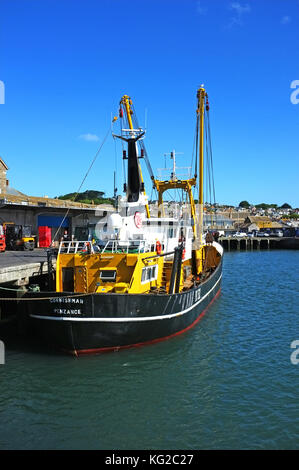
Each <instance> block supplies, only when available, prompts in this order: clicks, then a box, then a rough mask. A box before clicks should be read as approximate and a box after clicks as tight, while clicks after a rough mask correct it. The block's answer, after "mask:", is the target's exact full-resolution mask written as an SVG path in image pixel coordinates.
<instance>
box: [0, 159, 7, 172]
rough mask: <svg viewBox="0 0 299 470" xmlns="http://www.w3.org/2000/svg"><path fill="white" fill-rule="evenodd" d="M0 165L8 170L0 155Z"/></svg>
mask: <svg viewBox="0 0 299 470" xmlns="http://www.w3.org/2000/svg"><path fill="white" fill-rule="evenodd" d="M0 165H2V166H4V168H5V170H8V166H7V165H6V163H5V161H4V160H2V158H1V157H0Z"/></svg>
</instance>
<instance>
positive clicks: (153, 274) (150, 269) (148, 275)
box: [141, 264, 158, 284]
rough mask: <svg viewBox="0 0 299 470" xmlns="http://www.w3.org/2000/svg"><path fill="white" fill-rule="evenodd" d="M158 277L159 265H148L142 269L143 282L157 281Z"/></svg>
mask: <svg viewBox="0 0 299 470" xmlns="http://www.w3.org/2000/svg"><path fill="white" fill-rule="evenodd" d="M157 277H158V266H157V265H156V264H155V265H154V266H146V267H145V268H143V269H142V274H141V283H142V284H144V283H145V282H151V281H155V280H156V279H157Z"/></svg>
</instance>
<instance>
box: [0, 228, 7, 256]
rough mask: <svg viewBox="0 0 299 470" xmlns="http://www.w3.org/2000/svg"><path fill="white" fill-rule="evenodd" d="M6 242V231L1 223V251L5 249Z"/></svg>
mask: <svg viewBox="0 0 299 470" xmlns="http://www.w3.org/2000/svg"><path fill="white" fill-rule="evenodd" d="M5 248H6V244H5V233H4V228H3V225H0V251H5Z"/></svg>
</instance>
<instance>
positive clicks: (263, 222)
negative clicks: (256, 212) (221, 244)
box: [236, 216, 284, 232]
mask: <svg viewBox="0 0 299 470" xmlns="http://www.w3.org/2000/svg"><path fill="white" fill-rule="evenodd" d="M283 227H284V225H282V224H281V223H279V222H276V221H275V220H272V219H271V218H270V217H267V216H249V217H246V219H245V220H244V222H242V223H240V224H238V226H236V228H237V229H238V230H240V231H246V232H252V231H253V230H263V229H282V228H283Z"/></svg>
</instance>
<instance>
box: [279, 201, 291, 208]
mask: <svg viewBox="0 0 299 470" xmlns="http://www.w3.org/2000/svg"><path fill="white" fill-rule="evenodd" d="M281 209H292V206H290V204H288V203H286V202H285V203H284V204H283V205H282V206H281Z"/></svg>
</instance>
